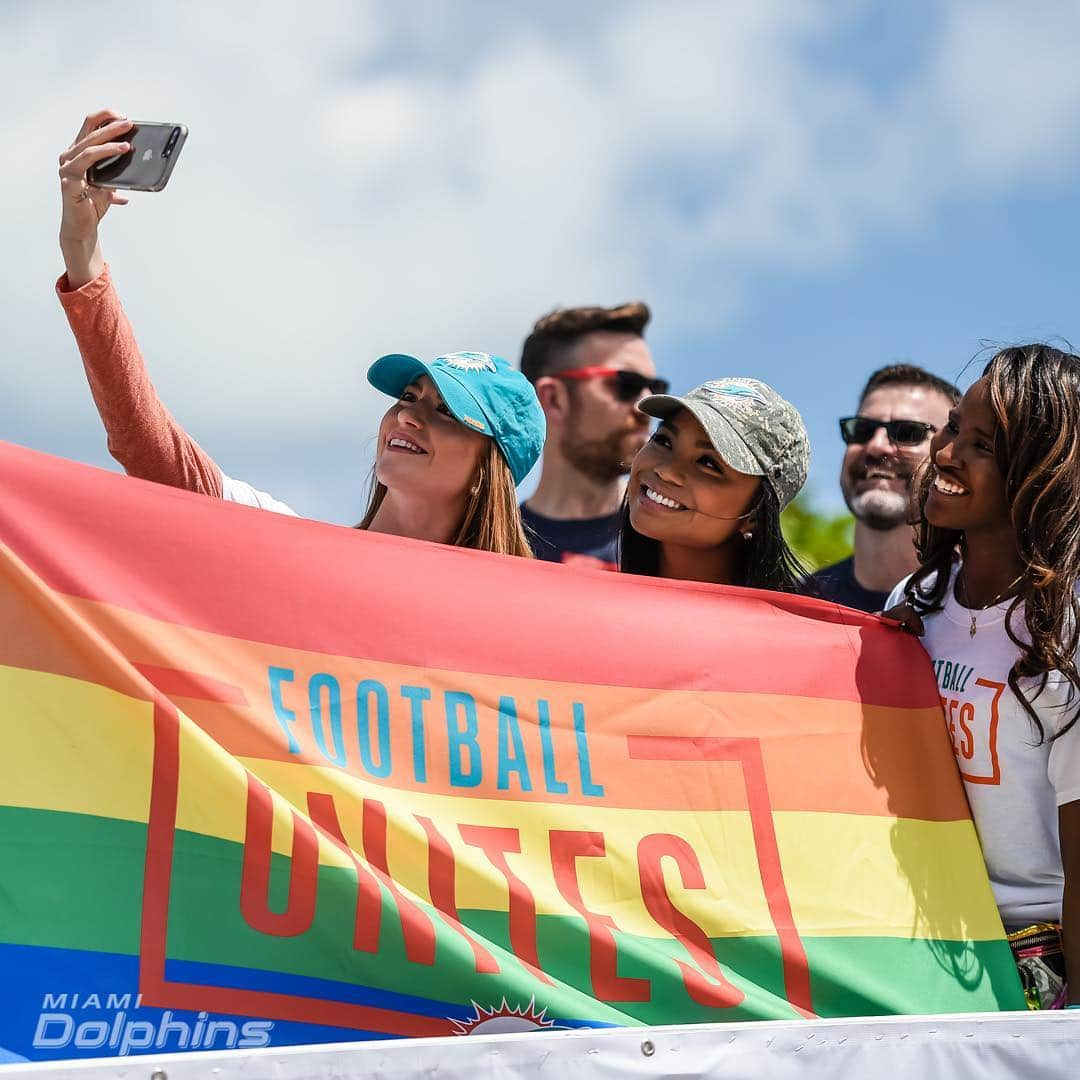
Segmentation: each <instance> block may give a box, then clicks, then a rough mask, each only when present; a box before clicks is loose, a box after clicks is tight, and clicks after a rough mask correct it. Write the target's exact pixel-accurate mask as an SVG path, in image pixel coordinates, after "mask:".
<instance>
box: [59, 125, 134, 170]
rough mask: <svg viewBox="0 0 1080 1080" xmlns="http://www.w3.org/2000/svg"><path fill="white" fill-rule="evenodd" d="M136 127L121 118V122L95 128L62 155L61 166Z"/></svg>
mask: <svg viewBox="0 0 1080 1080" xmlns="http://www.w3.org/2000/svg"><path fill="white" fill-rule="evenodd" d="M132 127H134V125H133V124H132V122H131V121H130V120H125V119H124V118H123V117H121V118H120V119H119V120H113V121H111V122H110V123H108V124H105V125H104V126H103V127H99V128H95V129H94V130H93V131H91V132H90V134H89V135H87V136H86V137H85V138H83V139H79V140H78V141H76V142H73V143H72V144H71V145H70V146H69V147H68V148H67V149H66V150H65V151H64V152H63V153H62V154H61V155H60V164H61V165H63V164H64V162H65V161H70V160H71V159H72V158H73V157H74V156H75V155H76V154H78V153H80V152H81V151H83V150H85V149H86V148H87V147H88V146H98V145H100V144H101V143H103V142H110V141H111V140H113V139H116V138H118V137H119V136H120V135H123V134H124V132H125V131H130V130H131V128H132Z"/></svg>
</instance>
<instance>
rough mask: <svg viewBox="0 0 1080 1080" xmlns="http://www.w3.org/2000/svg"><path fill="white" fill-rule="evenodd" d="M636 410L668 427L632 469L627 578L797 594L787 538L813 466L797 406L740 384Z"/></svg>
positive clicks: (721, 382)
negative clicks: (790, 510) (783, 523)
mask: <svg viewBox="0 0 1080 1080" xmlns="http://www.w3.org/2000/svg"><path fill="white" fill-rule="evenodd" d="M639 408H640V409H641V410H642V412H645V413H647V414H648V415H650V416H655V417H657V418H658V419H659V420H660V421H661V423H660V426H659V427H658V428H657V430H656V432H655V433H654V434H653V437H652V438H651V439H650V440H649V442H648V443H646V445H645V446H644V447H643V448H642V449H641V451H640V452H639V453H638V455H637V457H635V458H634V462H633V465H632V466H631V470H630V483H629V485H628V487H627V494H626V501H625V503H624V507H623V523H622V531H621V537H620V568H621V569H622V570H623V572H624V573H629V574H648V575H650V576H654V577H667V578H680V579H683V580H690V581H709V582H713V583H714V584H718V585H745V586H749V587H750V588H757V589H774V590H777V591H782V592H796V591H799V589H800V581H802V580H803V579H804V578H805V576H806V572H805V570H804V569H803V568H802V567H801V566H800V565H799V563H798V560H797V559H796V558H795V556H794V554H793V553H792V551H791V549H790V548H789V547H788V546H787V542H786V541H785V540H784V537H783V534H782V533H781V531H780V511H781V510H782V509H783V508H784V507H785V506H786V505H787V504H788V503H789V502H791V500H792V499H793V498H795V496H796V495H797V494H798V493H799V490H800V489H801V488H802V486H803V483H804V482H805V481H806V473H807V469H808V467H809V463H810V444H809V442H808V440H807V437H806V429H805V427H804V426H803V422H802V417H801V416H800V415H799V413H798V411H797V410H796V409H795V407H794V406H793V405H791V404H790V403H789V402H787V401H785V400H784V399H783V398H782V397H780V395H779V394H778V393H777V392H776V391H775V390H773V388H772V387H771V386H767V385H766V384H765V383H762V382H758V381H757V380H756V379H746V378H734V379H713V380H711V381H709V382H707V383H704V384H703V385H701V386H699V387H697V388H696V389H694V390H691V391H690V393H689V394H687V395H686V396H685V397H674V396H672V395H668V394H656V395H653V396H652V397H647V398H645V399H644V400H643V401H642V402H641V403H640V405H639Z"/></svg>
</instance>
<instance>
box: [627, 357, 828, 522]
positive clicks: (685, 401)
mask: <svg viewBox="0 0 1080 1080" xmlns="http://www.w3.org/2000/svg"><path fill="white" fill-rule="evenodd" d="M638 408H639V409H641V411H642V412H643V413H647V414H648V415H649V416H655V417H657V418H658V419H660V420H667V419H668V418H669V417H670V416H672V415H674V414H675V413H676V412H678V411H679V409H687V410H688V411H689V412H691V413H692V414H693V415H694V416H696V417H697V419H698V421H699V422H700V423H701V426H702V427H703V428H704V429H705V432H706V434H707V435H708V436H709V439H710V441H711V442H712V444H713V446H714V447H715V448H716V452H717V453H718V454H719V455H720V456H721V457H722V458H723V459H724V460H725V461H726V462H727V463H728V464H729V465H730V466H731V467H732V468H733V469H735V470H737V471H738V472H741V473H746V474H747V475H748V476H760V477H763V478H764V479H765V480H767V481H768V483H769V485H770V486H771V487H772V489H773V491H775V492H776V497H777V499H778V500H779V502H780V509H781V510H783V508H784V507H785V506H787V504H788V503H789V502H791V500H792V499H794V498H795V496H796V495H798V494H799V491H800V490H801V489H802V486H803V484H804V483H806V473H807V471H808V469H809V468H810V440H809V439H808V438H807V437H806V428H805V427H804V426H803V421H802V417H801V416H800V415H799V410H798V409H796V408H795V406H794V405H792V404H791V402H790V401H785V400H784V399H783V398H782V397H781V396H780V395H779V394H778V393H777V392H776V391H775V390H774V389H773V388H772V387H771V386H768V385H766V384H765V383H763V382H759V381H758V380H757V379H744V378H731V379H710V380H709V381H708V382H707V383H702V384H701V386H696V387H694V389H693V390H691V391H690V393H688V394H686V395H685V396H684V397H676V396H675V395H674V394H653V395H652V396H651V397H647V398H643V399H642V400H641V401H640V402H639V403H638Z"/></svg>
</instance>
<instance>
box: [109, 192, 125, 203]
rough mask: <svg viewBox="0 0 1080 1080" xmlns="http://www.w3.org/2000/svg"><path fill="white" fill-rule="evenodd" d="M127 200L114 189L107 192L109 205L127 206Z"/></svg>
mask: <svg viewBox="0 0 1080 1080" xmlns="http://www.w3.org/2000/svg"><path fill="white" fill-rule="evenodd" d="M127 204H128V201H127V198H126V197H125V196H124V195H118V194H117V193H116V192H115V191H110V192H109V205H110V206H127Z"/></svg>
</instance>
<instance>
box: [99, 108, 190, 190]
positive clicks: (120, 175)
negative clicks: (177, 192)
mask: <svg viewBox="0 0 1080 1080" xmlns="http://www.w3.org/2000/svg"><path fill="white" fill-rule="evenodd" d="M186 139H187V128H186V127H184V125H183V124H157V123H149V122H146V121H142V120H139V121H136V122H135V126H134V127H132V128H131V130H130V131H127V132H125V133H124V134H123V135H118V136H117V140H118V141H120V140H122V141H123V142H126V143H130V144H131V149H130V150H129V151H128V152H127V153H126V154H118V155H117V156H116V157H111V158H106V159H105V160H104V161H99V162H98V163H97V164H96V165H92V166H91V167H90V169H89V171H88V172H87V174H86V180H87V183H90V184H93V185H94V187H107V188H124V189H125V190H127V191H161V189H162V188H163V187H164V186H165V185H166V184H167V183H168V182H169V177H170V176H172V171H173V168H174V167H175V166H176V159H177V158H178V157H179V156H180V151H181V149H183V146H184V141H185V140H186Z"/></svg>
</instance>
